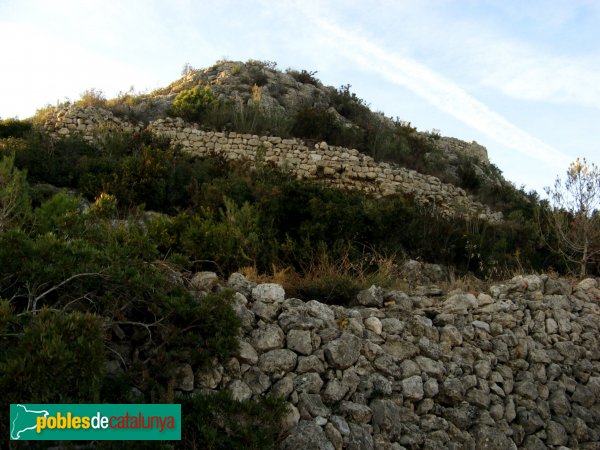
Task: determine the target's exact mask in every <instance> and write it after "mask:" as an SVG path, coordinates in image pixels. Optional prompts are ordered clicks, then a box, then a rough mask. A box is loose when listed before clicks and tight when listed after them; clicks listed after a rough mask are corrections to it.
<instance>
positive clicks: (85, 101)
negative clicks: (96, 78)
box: [74, 88, 106, 108]
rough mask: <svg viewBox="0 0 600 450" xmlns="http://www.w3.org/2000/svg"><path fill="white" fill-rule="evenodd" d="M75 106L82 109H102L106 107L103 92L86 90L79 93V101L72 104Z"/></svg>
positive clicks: (92, 89)
mask: <svg viewBox="0 0 600 450" xmlns="http://www.w3.org/2000/svg"><path fill="white" fill-rule="evenodd" d="M74 105H75V106H81V107H82V108H88V107H91V106H93V107H96V108H104V107H106V97H105V96H104V92H102V90H100V89H94V88H91V89H86V90H85V91H84V92H82V93H81V96H80V98H79V100H77V101H76V102H75V103H74Z"/></svg>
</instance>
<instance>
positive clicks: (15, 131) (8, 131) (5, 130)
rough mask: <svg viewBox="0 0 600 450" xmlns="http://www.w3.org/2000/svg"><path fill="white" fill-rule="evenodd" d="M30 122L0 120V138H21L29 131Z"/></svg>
mask: <svg viewBox="0 0 600 450" xmlns="http://www.w3.org/2000/svg"><path fill="white" fill-rule="evenodd" d="M31 127H32V124H31V122H30V121H27V120H18V119H4V120H0V139H4V138H7V137H15V138H22V137H24V136H25V135H26V134H27V133H29V132H30V131H31Z"/></svg>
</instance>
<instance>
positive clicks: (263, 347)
mask: <svg viewBox="0 0 600 450" xmlns="http://www.w3.org/2000/svg"><path fill="white" fill-rule="evenodd" d="M284 341H285V335H284V334H283V331H282V330H281V328H279V326H278V325H276V324H267V325H265V326H264V327H262V328H257V329H255V330H253V331H252V333H250V342H251V343H252V346H253V347H254V348H255V349H256V350H258V351H259V352H266V351H269V350H274V349H279V348H283V343H284Z"/></svg>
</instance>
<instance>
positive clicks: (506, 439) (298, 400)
mask: <svg viewBox="0 0 600 450" xmlns="http://www.w3.org/2000/svg"><path fill="white" fill-rule="evenodd" d="M207 279H209V280H211V283H206V280H207ZM215 280H216V275H214V274H211V273H206V272H203V273H199V274H197V275H196V276H195V277H194V278H193V279H192V280H191V285H192V286H194V288H195V289H208V288H210V286H212V289H221V288H222V286H220V285H217V286H215V285H214V282H215ZM223 284H225V283H223ZM226 285H227V286H228V287H229V288H233V289H234V290H235V291H237V294H235V301H234V309H235V310H236V312H237V314H238V315H239V317H240V319H241V323H242V335H241V336H240V349H239V352H238V354H237V355H236V356H235V357H233V358H231V359H230V360H228V361H225V362H224V363H223V364H219V363H217V362H215V364H214V365H213V366H212V367H211V368H210V369H208V370H201V371H194V368H193V367H192V366H191V365H189V364H184V365H183V366H181V368H180V373H183V374H186V376H185V377H182V378H181V380H180V382H179V384H178V386H177V389H179V390H181V391H185V392H189V393H194V392H195V393H200V392H202V393H208V392H213V391H215V390H223V389H226V390H229V391H230V392H231V393H232V395H233V396H234V397H235V398H237V399H240V400H244V399H252V398H258V397H259V396H262V395H266V394H269V393H272V394H277V395H279V396H282V397H284V398H285V399H286V400H287V402H288V406H289V414H288V415H287V417H286V418H285V420H284V421H283V424H282V429H283V436H282V441H281V443H280V446H279V447H280V448H281V449H286V450H296V449H323V450H334V449H356V450H358V449H361V450H369V449H381V450H402V449H423V448H424V449H473V450H475V449H477V450H482V449H483V450H485V449H488V450H489V449H498V450H508V449H516V448H527V449H545V448H556V449H569V448H571V449H576V448H577V449H597V448H598V442H600V289H598V287H599V285H598V281H597V280H596V279H586V280H583V281H581V282H579V283H578V284H575V285H572V284H571V283H570V282H568V281H566V280H561V279H554V278H550V277H548V276H545V275H542V276H537V275H533V276H518V277H515V278H513V279H512V280H510V281H508V282H506V283H504V284H499V285H496V286H492V287H491V288H490V289H489V291H488V292H487V293H484V292H481V293H479V294H478V295H476V294H472V293H468V292H464V291H461V290H453V291H450V292H444V291H443V290H442V289H441V288H440V287H438V286H431V285H429V286H419V287H416V288H415V289H414V290H413V291H407V292H404V291H384V290H383V289H381V288H378V287H375V286H373V287H371V288H370V289H367V290H365V291H362V292H361V293H359V294H358V296H357V298H356V305H355V306H354V307H342V306H333V305H326V304H323V303H321V302H319V301H316V300H311V301H307V302H305V301H301V300H298V299H294V298H289V297H286V295H285V291H284V289H283V288H282V287H281V286H280V285H277V284H258V285H257V284H255V283H251V282H249V281H248V280H247V279H245V278H244V277H243V276H242V275H241V274H232V275H231V276H230V278H229V280H228V281H227V283H226ZM199 297H200V300H199V301H201V295H199Z"/></svg>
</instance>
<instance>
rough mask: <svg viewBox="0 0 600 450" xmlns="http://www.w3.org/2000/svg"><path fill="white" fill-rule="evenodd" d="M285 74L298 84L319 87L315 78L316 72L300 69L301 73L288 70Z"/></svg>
mask: <svg viewBox="0 0 600 450" xmlns="http://www.w3.org/2000/svg"><path fill="white" fill-rule="evenodd" d="M286 72H287V73H288V74H289V75H291V76H292V78H293V79H294V80H296V81H297V82H299V83H303V84H312V85H313V86H319V80H318V79H317V78H316V77H315V75H316V74H317V71H308V70H304V69H302V70H301V71H297V70H293V69H288V70H287V71H286Z"/></svg>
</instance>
